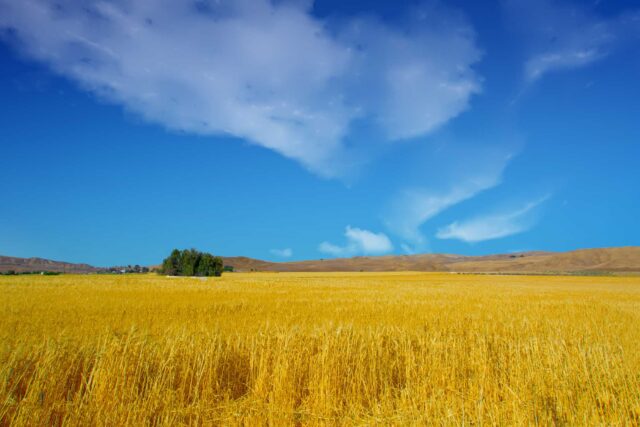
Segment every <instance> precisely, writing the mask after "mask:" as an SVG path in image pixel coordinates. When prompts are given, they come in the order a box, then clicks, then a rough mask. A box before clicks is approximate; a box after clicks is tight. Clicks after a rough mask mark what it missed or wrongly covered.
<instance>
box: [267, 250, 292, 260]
mask: <svg viewBox="0 0 640 427" xmlns="http://www.w3.org/2000/svg"><path fill="white" fill-rule="evenodd" d="M269 252H270V253H271V254H272V255H275V256H277V257H280V258H291V257H292V256H293V250H292V249H291V248H285V249H271V250H270V251H269Z"/></svg>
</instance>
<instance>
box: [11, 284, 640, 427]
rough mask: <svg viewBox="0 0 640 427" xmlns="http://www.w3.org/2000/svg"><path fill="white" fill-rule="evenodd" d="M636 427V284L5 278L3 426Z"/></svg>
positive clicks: (639, 401)
mask: <svg viewBox="0 0 640 427" xmlns="http://www.w3.org/2000/svg"><path fill="white" fill-rule="evenodd" d="M481 422H482V423H489V424H498V425H506V424H534V423H539V424H565V423H566V424H573V425H576V424H578V425H586V424H591V425H593V424H605V425H637V424H638V423H639V422H640V278H638V277H571V276H563V277H557V276H544V277H542V276H488V275H457V274H447V273H253V274H226V275H224V276H223V277H221V278H215V279H206V280H200V279H190V278H166V277H159V276H155V275H142V276H128V275H125V276H96V275H94V276H70V275H62V276H52V277H48V276H13V277H11V276H7V277H0V424H2V425H8V424H15V425H36V424H54V425H55V424H58V425H59V424H63V423H64V424H70V425H77V424H84V425H87V424H98V425H126V424H151V425H179V424H206V425H211V424H213V425H256V424H258V425H263V424H272V425H283V424H284V425H287V424H298V425H300V424H302V425H372V424H379V425H422V424H444V425H461V424H472V423H481Z"/></svg>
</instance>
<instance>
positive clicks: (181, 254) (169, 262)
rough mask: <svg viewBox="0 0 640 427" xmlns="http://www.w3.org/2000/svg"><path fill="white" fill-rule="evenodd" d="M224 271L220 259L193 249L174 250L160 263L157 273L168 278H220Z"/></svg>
mask: <svg viewBox="0 0 640 427" xmlns="http://www.w3.org/2000/svg"><path fill="white" fill-rule="evenodd" d="M223 270H224V265H223V262H222V258H220V257H216V256H213V255H211V254H208V253H203V252H198V251H197V250H195V249H185V250H182V251H180V250H178V249H174V250H173V252H171V255H169V256H168V257H167V258H165V260H164V261H163V262H162V267H161V269H160V270H159V271H158V272H159V273H160V274H167V275H170V276H221V275H222V272H223Z"/></svg>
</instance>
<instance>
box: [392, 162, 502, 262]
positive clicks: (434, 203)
mask: <svg viewBox="0 0 640 427" xmlns="http://www.w3.org/2000/svg"><path fill="white" fill-rule="evenodd" d="M511 158H512V155H511V154H508V155H501V156H498V157H497V158H494V159H490V158H488V157H487V156H486V155H476V156H475V157H473V159H471V158H470V159H464V160H462V159H459V161H460V163H467V167H466V168H464V169H465V170H464V171H460V174H459V175H456V176H455V177H454V182H452V183H449V184H446V183H445V184H444V185H442V188H441V189H436V188H433V187H431V188H407V189H404V190H402V191H400V192H399V193H398V194H397V195H396V196H395V198H394V199H393V200H392V202H391V206H390V209H389V211H388V212H387V214H386V216H385V223H386V225H387V227H388V228H389V230H391V231H392V232H393V233H394V234H397V235H398V236H400V237H402V238H403V239H405V240H406V241H408V242H411V245H407V244H405V245H404V246H403V249H404V250H405V252H417V251H420V250H424V248H425V244H426V240H425V237H424V234H423V233H422V231H420V228H421V226H422V225H423V224H424V223H426V222H427V221H428V220H430V219H431V218H433V217H435V216H436V215H438V214H440V213H441V212H443V211H444V210H446V209H448V208H450V207H452V206H454V205H457V204H459V203H461V202H464V201H465V200H468V199H471V198H473V197H475V196H476V195H477V194H479V193H481V192H483V191H485V190H488V189H490V188H493V187H495V186H497V185H498V184H500V182H501V179H502V172H503V170H504V168H505V167H506V165H507V164H508V162H509V160H510V159H511Z"/></svg>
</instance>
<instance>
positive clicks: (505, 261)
mask: <svg viewBox="0 0 640 427" xmlns="http://www.w3.org/2000/svg"><path fill="white" fill-rule="evenodd" d="M224 263H225V265H231V266H233V267H234V268H235V270H236V271H282V272H284V271H318V272H323V271H451V272H482V273H490V272H492V273H576V272H640V247H638V246H630V247H620V248H600V249H581V250H576V251H570V252H521V253H515V254H499V255H486V256H462V255H442V254H424V255H388V256H377V257H353V258H335V259H325V260H322V259H320V260H310V261H294V262H268V261H260V260H256V259H252V258H246V257H227V258H224Z"/></svg>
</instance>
